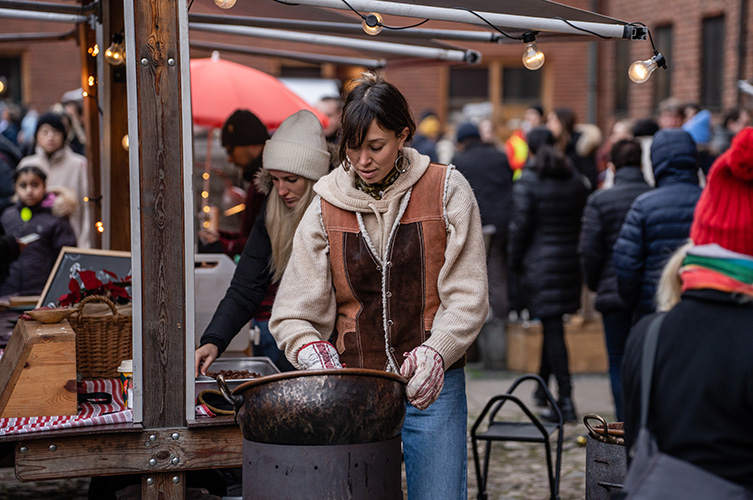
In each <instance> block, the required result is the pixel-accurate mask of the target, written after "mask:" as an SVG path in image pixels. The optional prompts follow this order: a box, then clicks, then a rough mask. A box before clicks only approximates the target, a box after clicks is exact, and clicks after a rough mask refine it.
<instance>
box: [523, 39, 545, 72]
mask: <svg viewBox="0 0 753 500" xmlns="http://www.w3.org/2000/svg"><path fill="white" fill-rule="evenodd" d="M523 43H525V44H526V48H525V50H524V51H523V66H525V67H526V68H528V69H530V70H537V69H539V68H540V67H542V66H543V65H544V59H545V58H544V53H543V52H541V50H540V49H539V47H538V45H536V33H534V32H531V31H528V32H526V33H523Z"/></svg>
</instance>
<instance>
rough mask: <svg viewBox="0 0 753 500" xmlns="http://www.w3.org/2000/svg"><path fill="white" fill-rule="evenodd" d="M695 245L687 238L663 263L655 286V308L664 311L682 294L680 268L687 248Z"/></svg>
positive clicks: (678, 299)
mask: <svg viewBox="0 0 753 500" xmlns="http://www.w3.org/2000/svg"><path fill="white" fill-rule="evenodd" d="M694 246H695V245H694V244H693V242H692V241H690V240H688V242H687V243H685V244H684V245H683V246H681V247H680V248H678V249H677V250H676V251H675V253H673V254H672V256H671V257H670V258H669V260H668V261H667V263H666V264H665V265H664V269H663V270H662V273H661V278H659V285H658V286H657V287H656V310H657V311H659V312H665V311H669V310H670V309H672V308H673V307H674V306H675V305H677V303H678V302H680V296H681V295H682V281H681V280H680V268H682V263H683V261H684V260H685V256H686V255H687V254H688V250H689V249H691V248H693V247H694Z"/></svg>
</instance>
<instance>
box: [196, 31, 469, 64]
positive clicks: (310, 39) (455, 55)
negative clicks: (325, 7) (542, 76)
mask: <svg viewBox="0 0 753 500" xmlns="http://www.w3.org/2000/svg"><path fill="white" fill-rule="evenodd" d="M189 27H190V28H191V29H192V30H197V31H209V32H213V33H227V34H233V35H245V36H251V37H257V38H267V39H273V40H286V41H289V42H301V43H307V44H314V45H330V46H334V47H345V48H348V49H355V50H364V51H369V52H379V53H382V54H394V55H401V56H412V57H426V58H429V59H441V60H444V61H463V62H467V63H468V64H476V63H478V62H480V61H481V54H480V53H479V52H476V51H474V50H465V51H463V50H453V49H436V48H432V47H419V46H416V45H404V44H398V43H390V42H372V41H370V40H356V39H346V38H342V37H337V36H328V35H314V34H311V33H294V32H289V31H282V30H271V29H265V28H252V27H248V26H220V25H215V24H201V23H189Z"/></svg>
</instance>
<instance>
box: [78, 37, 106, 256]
mask: <svg viewBox="0 0 753 500" xmlns="http://www.w3.org/2000/svg"><path fill="white" fill-rule="evenodd" d="M96 43H97V36H96V33H95V32H94V30H93V29H92V28H91V26H90V25H89V23H81V24H79V25H78V47H79V56H80V58H81V88H82V89H83V90H84V92H86V94H85V95H86V97H85V98H84V102H83V104H84V110H83V118H84V123H83V124H82V125H83V126H84V130H85V131H86V159H87V165H88V167H89V179H90V182H89V192H88V193H87V196H88V197H89V199H90V200H92V201H90V202H89V203H88V205H89V207H88V208H89V213H90V214H91V220H90V222H91V224H92V226H91V227H85V228H83V230H84V231H86V232H88V233H89V235H90V237H91V239H90V241H91V244H92V245H91V246H92V248H102V235H101V233H100V232H99V231H97V229H96V228H95V227H93V226H94V224H95V223H96V222H97V221H101V220H102V205H101V200H102V184H101V179H102V176H101V162H100V154H99V107H98V106H97V94H98V92H99V82H98V81H97V58H96V56H95V55H92V53H91V52H89V51H90V50H92V49H93V47H94V45H96ZM78 202H79V203H83V201H82V200H78Z"/></svg>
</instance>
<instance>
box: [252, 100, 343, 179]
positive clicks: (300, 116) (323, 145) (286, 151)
mask: <svg viewBox="0 0 753 500" xmlns="http://www.w3.org/2000/svg"><path fill="white" fill-rule="evenodd" d="M262 155H263V156H262V163H263V165H264V168H265V169H267V170H280V171H282V172H288V173H291V174H295V175H300V176H301V177H305V178H307V179H311V180H317V179H319V177H322V176H323V175H326V174H327V173H328V172H329V152H328V151H327V141H326V140H325V139H324V130H323V129H322V124H321V123H319V119H318V118H317V117H316V115H314V113H312V112H311V111H308V110H305V109H302V110H301V111H298V112H296V113H294V114H292V115H290V116H288V117H287V118H285V121H284V122H282V124H281V125H280V127H279V128H278V129H277V131H276V132H275V133H274V134H273V135H272V138H271V139H269V140H268V141H267V142H266V145H265V146H264V152H263V153H262Z"/></svg>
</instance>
